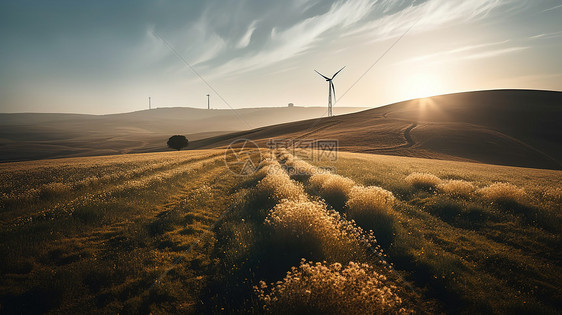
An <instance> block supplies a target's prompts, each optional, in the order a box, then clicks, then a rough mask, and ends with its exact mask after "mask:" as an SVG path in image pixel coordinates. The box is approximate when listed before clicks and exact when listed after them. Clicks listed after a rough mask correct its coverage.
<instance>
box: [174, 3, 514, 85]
mask: <svg viewBox="0 0 562 315" xmlns="http://www.w3.org/2000/svg"><path fill="white" fill-rule="evenodd" d="M411 3H412V2H409V1H391V0H349V1H336V2H334V3H332V4H331V5H330V6H328V7H327V8H326V9H325V10H323V11H319V12H314V14H304V13H303V12H311V11H313V10H314V8H316V6H318V5H320V4H323V3H321V2H320V1H316V0H309V1H306V0H293V1H292V2H288V3H287V6H286V7H287V8H289V9H286V8H284V10H288V11H284V12H282V13H279V14H285V15H287V16H291V15H296V18H295V21H294V23H291V24H290V25H288V26H286V25H282V24H275V23H270V22H269V21H268V20H267V19H265V18H264V19H263V21H261V22H259V23H258V21H257V19H250V21H252V22H251V23H250V24H249V25H248V24H246V26H245V27H240V25H235V26H234V28H238V29H237V30H236V29H232V30H229V32H228V33H227V34H226V35H224V34H223V35H221V32H220V31H219V30H218V29H219V28H220V25H219V26H217V24H221V23H223V24H224V21H222V19H224V16H220V17H214V16H213V15H212V14H213V13H212V12H211V11H212V10H206V11H205V12H204V13H203V14H202V15H201V18H200V19H199V20H198V21H196V22H195V23H191V24H190V25H188V26H187V27H186V31H185V32H184V33H179V34H175V35H174V38H176V40H175V41H173V40H172V42H177V43H182V42H183V43H184V44H183V47H184V49H179V50H180V51H182V52H184V53H185V54H186V58H187V59H188V60H189V61H190V62H191V63H192V64H194V65H198V66H199V67H200V68H202V69H204V70H205V71H206V72H207V73H209V75H211V76H212V75H219V74H220V75H221V76H226V75H234V74H240V73H243V72H247V71H252V70H256V69H259V68H263V67H268V66H271V65H274V64H277V63H280V62H283V61H285V60H287V59H290V58H294V57H297V56H300V55H303V54H306V53H309V52H312V51H315V50H320V49H322V47H323V46H324V45H326V44H327V43H329V41H330V39H332V38H339V39H342V38H343V37H358V38H360V39H361V41H359V42H361V43H365V42H374V41H380V40H384V39H387V38H392V37H396V36H399V35H400V34H402V33H403V32H404V31H405V30H406V29H408V28H409V27H410V26H411V25H412V24H413V23H415V22H417V25H416V27H415V29H414V31H417V32H421V31H427V30H432V29H436V28H440V27H445V26H448V25H453V24H459V23H465V22H468V21H475V20H481V19H484V18H486V17H488V16H489V15H490V13H491V12H492V11H494V10H498V9H499V8H505V7H506V6H507V5H508V4H511V3H513V0H465V1H450V0H428V1H425V2H422V3H419V4H411ZM413 3H416V2H415V1H414V2H413ZM291 10H293V11H291ZM227 11H228V10H227ZM273 14H275V12H274V13H273ZM299 14H301V15H302V18H300V19H299ZM233 19H234V20H236V17H233ZM231 22H232V21H231ZM262 22H263V23H262ZM246 23H247V22H246ZM268 23H269V24H268ZM238 24H240V21H238ZM222 26H223V28H224V25H222ZM227 27H228V26H227ZM268 30H269V32H268ZM236 32H238V36H236V35H233V34H232V33H236ZM186 42H187V43H189V44H185V43H186ZM467 49H468V48H467ZM461 52H462V51H461ZM451 53H459V51H456V52H451Z"/></svg>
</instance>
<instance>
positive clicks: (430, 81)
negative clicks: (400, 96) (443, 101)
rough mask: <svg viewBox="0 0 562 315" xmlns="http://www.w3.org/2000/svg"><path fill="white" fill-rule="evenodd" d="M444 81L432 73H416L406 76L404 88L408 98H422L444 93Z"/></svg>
mask: <svg viewBox="0 0 562 315" xmlns="http://www.w3.org/2000/svg"><path fill="white" fill-rule="evenodd" d="M442 86H443V85H442V83H441V80H440V78H439V77H438V76H436V75H434V74H431V73H415V74H413V75H411V76H409V77H407V78H406V80H405V82H404V85H403V89H404V94H405V96H406V97H407V98H410V99H412V98H422V97H428V96H433V95H437V94H440V93H442V91H443V90H442Z"/></svg>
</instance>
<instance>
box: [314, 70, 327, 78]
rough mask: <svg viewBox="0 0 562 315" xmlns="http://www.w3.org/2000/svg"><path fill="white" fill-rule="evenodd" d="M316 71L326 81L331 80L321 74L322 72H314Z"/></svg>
mask: <svg viewBox="0 0 562 315" xmlns="http://www.w3.org/2000/svg"><path fill="white" fill-rule="evenodd" d="M314 71H315V72H316V73H318V74H319V75H321V76H322V77H323V78H324V79H326V80H330V78H328V77H327V76H325V75H323V74H322V73H320V72H318V71H316V70H314Z"/></svg>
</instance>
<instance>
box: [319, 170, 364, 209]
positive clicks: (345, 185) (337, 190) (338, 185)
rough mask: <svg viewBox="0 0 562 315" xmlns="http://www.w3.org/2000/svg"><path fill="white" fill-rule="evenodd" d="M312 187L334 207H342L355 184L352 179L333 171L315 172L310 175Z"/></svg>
mask: <svg viewBox="0 0 562 315" xmlns="http://www.w3.org/2000/svg"><path fill="white" fill-rule="evenodd" d="M309 184H310V188H311V189H312V190H313V191H315V192H317V193H319V194H320V196H321V197H322V198H324V199H325V200H326V202H328V203H329V204H330V205H331V206H332V207H334V209H342V208H343V206H344V205H345V203H346V201H347V199H348V196H349V193H350V191H351V189H352V188H353V187H354V186H355V182H354V181H353V180H352V179H349V178H346V177H343V176H340V175H335V174H331V173H325V174H321V173H319V174H315V175H313V176H311V177H310V180H309Z"/></svg>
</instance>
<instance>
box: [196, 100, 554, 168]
mask: <svg viewBox="0 0 562 315" xmlns="http://www.w3.org/2000/svg"><path fill="white" fill-rule="evenodd" d="M560 121H562V92H554V91H537V90H490V91H476V92H465V93H456V94H448V95H441V96H435V97H430V98H424V99H415V100H409V101H405V102H400V103H396V104H391V105H387V106H383V107H378V108H375V109H371V110H366V111H362V112H358V113H352V114H347V115H340V116H334V117H326V118H321V119H312V120H305V121H298V122H292V123H286V124H281V125H274V126H268V127H263V128H256V129H253V130H249V131H244V132H237V133H232V134H228V135H220V136H215V137H211V138H207V139H202V140H199V141H195V142H194V143H192V145H190V147H191V148H193V149H197V148H216V147H221V146H227V145H228V144H229V143H230V142H232V141H233V140H235V139H238V138H247V139H251V140H253V141H256V142H257V143H258V144H259V145H261V146H266V143H267V141H268V139H284V138H286V139H295V140H318V139H336V140H338V141H339V149H340V150H343V151H351V152H361V153H377V154H389V155H400V156H411V157H424V158H436V159H446V160H456V161H472V162H481V163H489V164H500V165H511V166H523V167H534V168H549V169H560V168H561V167H562V164H561V161H562V146H561V145H560V144H561V141H560V139H562V128H561V127H560V126H561V125H560Z"/></svg>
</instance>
